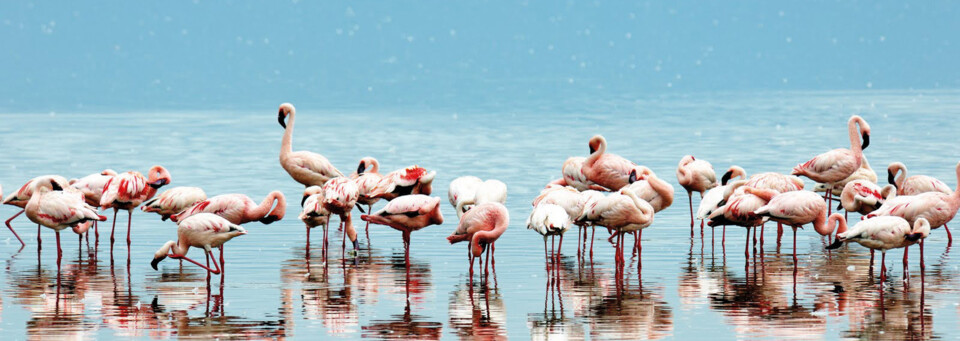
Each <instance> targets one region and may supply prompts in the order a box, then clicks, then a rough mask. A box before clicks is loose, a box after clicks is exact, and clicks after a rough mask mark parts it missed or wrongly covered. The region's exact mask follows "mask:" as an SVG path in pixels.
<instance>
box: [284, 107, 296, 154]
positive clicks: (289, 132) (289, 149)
mask: <svg viewBox="0 0 960 341" xmlns="http://www.w3.org/2000/svg"><path fill="white" fill-rule="evenodd" d="M296 117H297V111H296V110H290V119H289V120H287V127H286V128H285V129H284V130H283V140H282V141H281V144H280V156H285V155H287V154H290V153H293V123H294V120H295V119H296Z"/></svg>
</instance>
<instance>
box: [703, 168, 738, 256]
mask: <svg viewBox="0 0 960 341" xmlns="http://www.w3.org/2000/svg"><path fill="white" fill-rule="evenodd" d="M734 177H739V178H740V179H741V180H743V179H746V178H747V172H746V171H745V170H743V168H741V167H740V166H730V168H729V169H728V170H727V172H726V173H724V174H723V177H721V178H720V186H717V187H714V188H711V189H709V190H707V192H706V193H705V194H704V195H703V198H700V205H699V206H697V219H700V220H701V221H702V220H704V219H707V217H709V216H710V214H711V213H713V211H714V210H716V209H718V208H720V206H722V204H723V201H724V200H725V199H726V197H725V196H724V193H725V192H726V191H727V187H728V186H730V179H732V178H734ZM726 240H727V230H726V228H724V230H723V241H722V243H726Z"/></svg>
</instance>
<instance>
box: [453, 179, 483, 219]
mask: <svg viewBox="0 0 960 341" xmlns="http://www.w3.org/2000/svg"><path fill="white" fill-rule="evenodd" d="M482 184H483V180H482V179H480V178H478V177H475V176H472V175H467V176H461V177H459V178H456V179H453V181H451V182H450V188H449V189H448V190H447V199H448V200H450V205H453V208H454V209H455V210H457V217H458V218H459V217H460V216H462V215H463V212H466V210H464V211H463V212H461V209H463V208H466V207H464V205H462V204H461V202H468V201H469V202H475V201H476V198H475V196H476V194H477V188H479V187H480V185H482Z"/></svg>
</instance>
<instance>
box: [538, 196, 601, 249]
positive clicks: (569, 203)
mask: <svg viewBox="0 0 960 341" xmlns="http://www.w3.org/2000/svg"><path fill="white" fill-rule="evenodd" d="M600 198H603V194H601V193H600V192H598V191H594V190H585V191H583V192H579V191H577V190H576V189H575V188H573V187H571V186H560V185H556V184H550V185H547V187H546V188H544V189H543V190H541V191H540V195H539V196H537V197H536V198H534V199H533V207H534V208H536V207H537V206H540V205H545V204H551V205H557V206H560V207H561V208H563V210H564V211H566V214H567V217H568V219H570V222H571V223H573V224H576V225H577V227H578V230H577V233H578V237H577V244H578V245H577V256H578V257H579V256H580V245H579V244H580V240H581V238H580V235H583V233H584V229H585V228H586V227H587V223H586V222H582V223H577V222H575V221H574V220H576V219H577V218H578V217H580V214H581V213H583V209H584V207H587V206H589V205H590V204H592V203H593V202H594V201H596V200H599V199H600ZM584 238H587V237H586V236H584ZM583 242H584V243H586V239H584V240H583ZM591 245H592V243H591ZM584 247H586V244H584ZM583 251H586V249H584V250H583ZM591 251H592V249H591ZM591 253H592V252H591Z"/></svg>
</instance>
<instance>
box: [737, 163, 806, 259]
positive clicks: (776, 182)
mask: <svg viewBox="0 0 960 341" xmlns="http://www.w3.org/2000/svg"><path fill="white" fill-rule="evenodd" d="M744 186H745V187H753V188H757V189H769V190H773V191H776V192H777V193H784V192H792V191H799V190H802V189H803V187H804V184H803V179H800V178H798V177H796V176H792V175H785V174H780V173H775V172H765V173H757V174H754V175H751V176H750V179H748V180H747V183H746V184H745V185H744ZM763 232H764V225H763V224H760V245H761V246H763V235H764V233H763ZM782 233H783V226H782V224H781V223H779V222H778V223H777V245H780V237H781V235H782ZM753 242H754V244H756V242H757V241H756V231H754V241H753Z"/></svg>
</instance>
